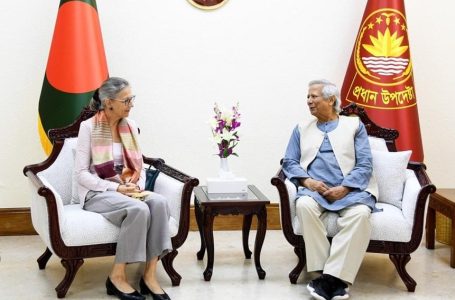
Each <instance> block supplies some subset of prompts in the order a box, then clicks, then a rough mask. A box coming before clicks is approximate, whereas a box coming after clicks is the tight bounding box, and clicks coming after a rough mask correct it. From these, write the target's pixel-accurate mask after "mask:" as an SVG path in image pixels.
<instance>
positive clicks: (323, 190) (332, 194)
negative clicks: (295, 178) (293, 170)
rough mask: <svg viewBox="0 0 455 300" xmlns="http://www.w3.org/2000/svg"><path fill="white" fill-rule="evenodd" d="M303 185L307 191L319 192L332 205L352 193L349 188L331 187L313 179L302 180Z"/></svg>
mask: <svg viewBox="0 0 455 300" xmlns="http://www.w3.org/2000/svg"><path fill="white" fill-rule="evenodd" d="M301 184H302V185H303V186H304V187H306V188H307V189H310V190H312V191H315V192H318V193H319V194H320V195H322V196H323V197H324V198H325V199H327V200H328V201H330V202H332V203H333V202H335V201H337V200H340V199H341V198H343V197H344V196H346V195H347V194H349V192H350V189H349V188H348V187H345V186H341V185H339V186H334V187H329V186H328V185H326V184H325V183H324V182H322V181H319V180H315V179H313V178H305V179H302V180H301Z"/></svg>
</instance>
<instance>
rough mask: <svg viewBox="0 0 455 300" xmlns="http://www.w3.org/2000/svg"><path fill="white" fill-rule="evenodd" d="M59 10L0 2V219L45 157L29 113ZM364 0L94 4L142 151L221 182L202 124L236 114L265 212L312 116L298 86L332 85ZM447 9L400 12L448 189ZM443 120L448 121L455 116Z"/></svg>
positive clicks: (244, 171)
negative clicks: (128, 87) (289, 150)
mask: <svg viewBox="0 0 455 300" xmlns="http://www.w3.org/2000/svg"><path fill="white" fill-rule="evenodd" d="M58 3H59V1H58V0H40V1H1V3H0V22H1V26H0V37H1V42H0V70H1V71H0V84H1V89H0V91H1V92H0V93H1V96H2V100H3V102H2V108H1V111H2V117H1V118H0V126H1V127H0V128H1V129H2V133H1V141H2V143H1V145H0V147H1V148H0V149H1V150H0V166H1V168H0V195H1V196H0V207H27V206H29V205H30V202H29V196H28V189H27V187H26V178H25V177H24V176H23V175H22V168H23V167H24V166H25V165H26V164H29V163H34V162H38V161H41V160H43V159H44V158H45V155H44V153H43V151H42V150H41V145H40V142H39V138H38V133H37V108H38V100H39V95H40V91H41V85H42V82H43V76H44V71H45V67H46V63H47V58H48V53H49V47H50V42H51V40H52V34H53V30H54V25H55V19H56V16H57V9H58ZM365 3H366V0H344V1H339V0H338V1H336V0H332V1H302V0H229V2H228V3H227V4H226V5H225V6H224V7H222V8H220V9H218V10H216V11H212V12H205V11H201V10H198V9H196V8H194V7H192V6H191V5H189V4H188V3H187V1H184V0H166V1H158V0H148V1H146V0H134V1H133V0H131V1H121V0H99V1H98V11H99V16H100V21H101V26H102V31H103V38H104V45H105V48H106V56H107V60H108V66H109V73H110V75H112V76H121V77H125V78H127V79H129V80H130V82H131V83H132V85H133V89H134V93H135V94H136V95H137V98H136V99H137V104H136V107H135V109H134V111H133V113H132V118H134V119H135V120H136V121H137V122H138V123H139V124H140V125H141V128H142V144H143V145H142V148H143V149H144V152H145V153H146V154H148V155H151V156H154V157H158V156H159V157H163V158H165V159H166V161H167V162H168V163H169V164H171V165H173V166H176V167H178V168H180V169H182V170H184V171H185V172H187V173H189V174H191V175H193V176H195V177H198V178H199V179H201V182H202V183H204V182H205V178H206V177H209V176H214V175H216V172H217V169H218V158H217V156H215V155H213V154H214V153H215V152H216V151H215V149H214V147H213V145H212V143H211V139H210V138H211V133H210V130H209V127H208V125H207V124H206V121H207V120H208V119H209V118H210V117H211V116H212V105H213V103H214V102H215V101H217V102H219V103H220V104H223V105H225V106H230V105H231V104H233V103H235V102H236V101H239V102H240V109H241V113H242V115H243V120H242V121H243V124H242V126H241V128H240V132H241V135H242V137H241V141H240V144H239V146H238V149H237V151H238V153H239V155H240V157H239V158H235V157H234V158H232V159H230V166H231V169H232V170H233V171H234V172H235V173H236V174H237V175H241V176H245V177H247V178H248V181H249V182H250V183H253V184H256V185H257V186H258V187H259V188H260V189H261V190H263V191H264V192H265V194H266V195H267V196H268V197H269V198H270V199H271V200H272V201H277V200H278V197H277V193H276V191H275V190H274V188H273V187H272V186H271V185H270V178H271V177H272V176H273V175H274V173H275V171H276V170H277V168H278V162H279V160H280V158H281V157H282V156H283V153H284V150H285V147H286V144H287V141H288V138H289V135H290V132H291V130H292V128H293V126H294V125H295V124H296V123H297V122H298V121H299V120H300V119H301V118H302V117H303V116H305V115H307V114H308V112H307V111H306V105H305V95H306V90H307V82H308V81H309V80H311V79H314V78H319V77H325V78H328V79H330V80H332V81H334V82H336V83H337V84H338V85H339V86H341V84H342V82H343V78H344V75H345V72H346V67H347V64H348V61H349V58H350V55H351V51H352V47H353V43H354V39H355V36H356V34H357V29H358V26H359V24H360V21H361V18H362V15H363V12H364V8H365ZM454 10H455V2H453V1H449V0H444V1H442V0H441V1H437V2H435V3H431V4H428V2H425V1H406V12H407V17H408V27H409V38H410V43H411V44H410V46H411V54H412V59H413V64H414V77H415V84H416V93H417V101H418V108H419V114H420V120H421V132H422V138H423V142H424V151H425V163H426V164H427V167H428V173H429V175H430V177H431V179H432V181H433V182H434V183H435V184H436V185H437V186H438V187H452V188H454V187H455V175H454V174H455V171H454V170H455V161H454V160H453V158H452V155H451V153H452V152H453V150H452V149H451V148H452V147H453V144H454V143H453V142H454V137H455V129H454V127H455V124H454V121H453V110H454V105H453V103H452V102H451V101H450V100H452V98H453V97H454V96H453V87H454V86H455V76H453V74H452V73H453V70H455V63H454V59H453V53H455V41H454V39H453V37H454V36H455V22H453V19H452V14H451V12H453V11H454ZM451 117H452V118H451Z"/></svg>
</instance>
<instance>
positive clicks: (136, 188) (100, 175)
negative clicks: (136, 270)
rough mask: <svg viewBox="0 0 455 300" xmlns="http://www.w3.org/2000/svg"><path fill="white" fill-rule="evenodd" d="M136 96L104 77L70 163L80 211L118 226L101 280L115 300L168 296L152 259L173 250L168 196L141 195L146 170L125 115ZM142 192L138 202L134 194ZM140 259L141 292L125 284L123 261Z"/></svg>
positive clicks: (158, 299) (133, 126)
mask: <svg viewBox="0 0 455 300" xmlns="http://www.w3.org/2000/svg"><path fill="white" fill-rule="evenodd" d="M134 98H135V96H134V95H133V94H132V92H131V87H130V84H129V83H128V81H126V80H125V79H122V78H118V77H111V78H109V79H107V80H106V81H105V82H103V84H102V85H101V87H100V88H99V89H98V90H97V91H96V92H95V93H94V95H93V99H92V101H91V103H90V107H91V108H92V109H93V110H95V111H96V114H95V115H94V116H93V117H92V118H90V119H88V120H86V121H84V122H82V123H81V126H80V129H79V135H78V142H77V148H76V161H75V176H76V179H77V191H78V197H79V200H80V202H81V204H82V205H83V207H84V209H85V210H88V211H91V212H95V213H99V214H101V215H103V216H104V217H105V218H106V219H107V220H109V221H110V222H111V223H113V224H115V225H116V226H118V227H120V232H119V236H118V240H117V248H116V255H115V263H114V266H113V268H112V271H111V272H110V274H109V276H108V277H107V280H106V291H107V294H108V295H115V296H117V297H118V298H119V299H126V300H143V299H145V297H144V296H143V295H141V294H145V295H147V294H151V295H152V297H153V299H154V300H165V299H170V297H169V296H168V294H166V292H164V290H163V289H162V288H161V286H160V284H159V283H158V280H157V277H156V268H157V262H158V260H159V259H160V258H162V257H163V256H164V255H166V254H167V253H168V252H170V251H172V243H171V237H170V233H169V217H170V210H169V206H168V202H167V199H166V198H165V197H164V196H162V195H160V194H157V193H154V192H148V193H142V194H141V193H140V192H141V191H143V189H144V186H145V171H144V167H143V161H142V153H141V150H140V147H139V141H138V128H137V127H136V124H135V122H134V121H132V120H131V119H129V118H128V116H129V113H130V111H131V109H132V108H133V107H134ZM138 195H139V196H142V200H143V201H140V200H138V199H136V198H133V197H136V196H138ZM134 262H145V263H146V264H145V270H144V274H143V277H142V278H141V280H140V283H139V286H140V290H141V293H139V292H138V291H136V290H135V289H134V288H133V287H132V286H131V285H130V284H129V282H128V279H127V276H126V265H127V264H129V263H134Z"/></svg>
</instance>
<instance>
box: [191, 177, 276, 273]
mask: <svg viewBox="0 0 455 300" xmlns="http://www.w3.org/2000/svg"><path fill="white" fill-rule="evenodd" d="M194 194H195V197H194V208H195V209H194V211H195V215H196V221H197V225H198V228H199V234H200V235H201V249H200V250H199V252H198V253H197V258H198V259H199V260H202V259H203V258H204V253H205V249H207V267H206V269H205V271H204V273H203V274H204V279H205V281H210V279H211V278H212V273H213V262H214V248H215V247H214V244H213V220H214V218H215V216H217V215H230V214H231V215H238V214H242V215H244V217H243V228H242V241H243V252H244V254H245V258H247V259H249V258H251V251H250V249H249V247H248V236H249V233H250V228H251V221H252V218H253V215H256V216H257V218H258V228H257V234H256V240H255V242H254V264H255V266H256V271H257V273H258V276H259V279H264V278H265V271H264V270H263V269H262V267H261V261H260V256H261V249H262V244H263V243H264V238H265V232H266V229H267V210H266V205H267V204H269V203H270V201H269V200H268V199H267V197H266V196H264V194H262V193H261V191H259V189H258V188H256V187H255V186H254V185H249V186H248V193H244V194H208V193H207V187H206V186H198V187H195V188H194Z"/></svg>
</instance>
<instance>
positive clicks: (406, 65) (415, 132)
mask: <svg viewBox="0 0 455 300" xmlns="http://www.w3.org/2000/svg"><path fill="white" fill-rule="evenodd" d="M341 99H342V102H343V105H346V104H349V103H351V102H355V103H356V104H357V105H359V106H362V107H364V108H365V110H366V111H367V113H368V116H369V117H370V118H371V119H372V120H373V121H374V122H375V123H376V124H378V125H380V126H382V127H388V128H394V129H397V130H398V132H399V137H398V139H397V148H398V150H412V156H411V160H413V161H420V162H421V161H423V149H422V139H421V136H420V125H419V115H418V111H417V102H416V93H415V89H414V77H413V73H412V61H411V54H410V49H409V40H408V25H407V22H406V14H405V9H404V0H368V2H367V5H366V8H365V13H364V15H363V18H362V23H361V25H360V28H359V32H358V34H357V38H356V41H355V45H354V49H353V51H352V55H351V60H350V62H349V66H348V69H347V71H346V76H345V78H344V82H343V87H342V89H341Z"/></svg>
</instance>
